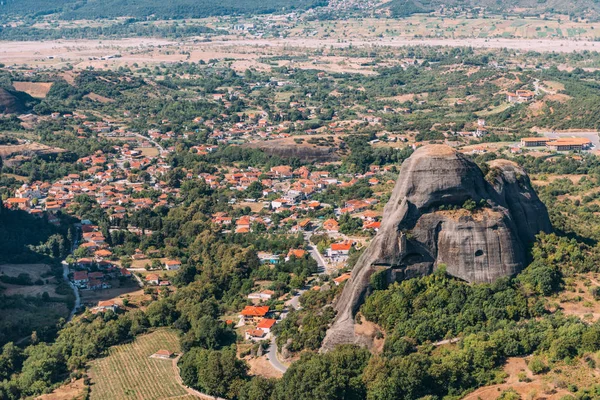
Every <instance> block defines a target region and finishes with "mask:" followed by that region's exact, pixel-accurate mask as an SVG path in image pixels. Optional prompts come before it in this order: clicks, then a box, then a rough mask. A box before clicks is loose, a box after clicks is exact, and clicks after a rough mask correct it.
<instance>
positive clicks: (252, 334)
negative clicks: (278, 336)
mask: <svg viewBox="0 0 600 400" xmlns="http://www.w3.org/2000/svg"><path fill="white" fill-rule="evenodd" d="M244 336H245V339H246V340H262V339H265V338H266V336H267V334H266V333H265V331H263V330H262V329H248V330H247V331H246V333H245V334H244Z"/></svg>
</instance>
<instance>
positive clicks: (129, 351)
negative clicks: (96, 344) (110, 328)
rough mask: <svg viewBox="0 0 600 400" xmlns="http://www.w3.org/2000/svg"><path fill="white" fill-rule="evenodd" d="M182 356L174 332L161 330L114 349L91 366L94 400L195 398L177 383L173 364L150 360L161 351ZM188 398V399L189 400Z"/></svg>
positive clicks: (171, 362)
mask: <svg viewBox="0 0 600 400" xmlns="http://www.w3.org/2000/svg"><path fill="white" fill-rule="evenodd" d="M161 349H166V350H170V351H172V352H176V353H177V352H179V351H180V347H179V339H178V337H177V335H176V334H175V332H174V331H171V330H167V329H159V330H157V331H155V332H153V333H150V334H147V335H144V336H140V337H138V338H137V339H136V340H135V341H134V342H133V343H129V344H124V345H120V346H115V347H112V348H111V349H110V350H109V355H108V356H107V357H104V358H101V359H98V360H95V361H94V362H92V364H91V368H90V372H89V373H90V376H91V378H92V386H91V396H90V398H91V399H92V400H117V399H118V400H121V399H139V400H152V399H171V398H177V399H182V398H194V397H193V396H190V395H189V393H188V392H187V390H186V389H185V388H184V387H183V386H181V385H180V384H179V383H178V382H179V380H178V377H177V371H176V368H175V365H174V362H173V360H164V359H158V358H150V356H151V355H152V354H154V353H156V352H157V351H158V350H161ZM186 396H187V397H186Z"/></svg>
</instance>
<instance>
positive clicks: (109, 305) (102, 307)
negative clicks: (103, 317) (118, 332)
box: [92, 300, 119, 312]
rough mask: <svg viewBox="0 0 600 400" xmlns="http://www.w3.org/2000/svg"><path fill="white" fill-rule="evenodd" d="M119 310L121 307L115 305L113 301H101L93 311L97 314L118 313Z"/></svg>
mask: <svg viewBox="0 0 600 400" xmlns="http://www.w3.org/2000/svg"><path fill="white" fill-rule="evenodd" d="M118 308H119V305H118V304H117V303H115V302H114V301H113V300H105V301H99V302H98V305H97V306H96V307H94V308H93V309H92V312H94V311H95V312H104V311H107V310H111V311H113V312H116V311H117V309H118Z"/></svg>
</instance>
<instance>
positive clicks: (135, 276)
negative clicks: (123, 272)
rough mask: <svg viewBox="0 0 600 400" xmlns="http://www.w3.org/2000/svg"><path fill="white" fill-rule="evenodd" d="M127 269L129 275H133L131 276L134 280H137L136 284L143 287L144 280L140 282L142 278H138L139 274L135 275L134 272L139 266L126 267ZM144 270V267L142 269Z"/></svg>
mask: <svg viewBox="0 0 600 400" xmlns="http://www.w3.org/2000/svg"><path fill="white" fill-rule="evenodd" d="M127 270H128V271H130V272H131V275H133V277H134V278H135V280H136V281H137V282H138V285H139V286H140V287H141V288H143V287H144V282H142V278H140V277H139V276H137V275H136V274H135V272H134V271H138V270H139V268H127ZM143 270H144V271H145V269H143Z"/></svg>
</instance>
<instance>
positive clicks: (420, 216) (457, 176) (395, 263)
mask: <svg viewBox="0 0 600 400" xmlns="http://www.w3.org/2000/svg"><path fill="white" fill-rule="evenodd" d="M490 167H491V172H490V174H491V178H492V179H491V180H492V184H490V183H488V182H487V181H486V179H485V177H484V176H483V173H482V171H481V170H480V169H479V167H478V166H477V165H476V164H475V163H473V162H471V161H469V160H468V159H467V158H466V157H464V156H463V155H462V154H460V153H457V152H456V151H455V150H454V149H452V148H450V147H448V146H444V145H429V146H424V147H421V148H419V149H418V150H417V151H415V152H414V153H413V155H412V156H411V157H410V158H408V159H407V160H406V161H405V162H404V163H403V164H402V167H401V169H400V174H399V177H398V181H397V182H396V186H395V188H394V191H393V193H392V196H391V198H390V200H389V201H388V203H387V205H386V206H385V209H384V212H383V219H382V223H381V228H380V230H379V232H378V233H377V235H376V236H375V238H374V239H373V241H372V242H371V244H370V245H369V247H368V248H367V249H366V250H365V252H364V253H363V255H362V256H361V257H360V259H359V260H358V262H357V263H356V266H355V267H354V270H353V271H352V277H351V279H350V280H349V281H348V282H347V283H346V287H345V288H344V290H343V292H342V294H341V296H340V298H339V299H338V300H337V303H336V309H337V312H338V314H337V316H336V319H335V321H334V323H333V325H332V327H331V328H330V329H329V330H328V332H327V335H326V337H325V340H324V341H323V346H322V350H323V351H327V350H329V349H331V348H333V347H334V346H335V345H337V344H342V343H353V342H357V338H356V337H355V335H354V315H355V314H356V312H357V311H358V309H359V307H360V306H361V304H362V303H363V301H364V298H365V296H366V295H367V294H368V290H369V282H370V277H371V275H372V274H373V273H374V272H376V271H379V270H381V269H387V270H388V274H387V276H388V279H389V280H391V281H394V280H402V279H408V278H412V277H415V276H420V275H426V274H430V273H432V272H433V271H434V270H435V269H436V268H437V267H438V266H439V265H441V264H445V265H446V269H447V272H448V274H450V275H452V276H455V277H457V278H460V279H464V280H465V281H468V282H492V281H494V280H495V279H497V278H500V277H504V276H510V275H514V274H516V273H518V272H519V271H520V270H521V269H522V268H523V267H524V266H525V262H526V253H525V251H526V247H527V245H528V244H529V243H530V242H532V241H533V240H534V238H535V235H536V234H537V233H539V232H540V231H545V232H550V231H551V225H550V219H549V217H548V211H547V210H546V207H545V206H544V204H543V203H542V202H541V201H540V200H539V198H538V197H537V195H536V194H535V192H534V191H533V189H532V188H531V185H530V182H529V178H528V177H527V175H526V173H525V172H524V171H523V170H522V169H521V168H520V167H519V166H518V165H516V164H515V163H513V162H510V161H506V160H496V161H494V162H492V163H490ZM467 200H473V201H474V202H475V203H476V204H477V205H479V207H478V208H477V209H476V210H474V211H468V210H466V209H464V208H460V209H452V210H449V208H456V206H458V207H462V205H463V204H464V203H465V202H466V201H467Z"/></svg>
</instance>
